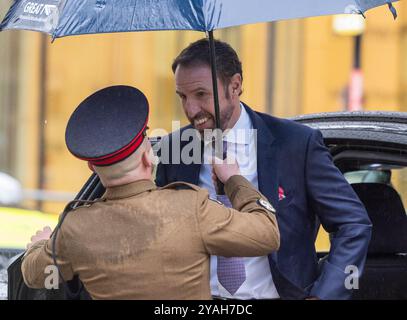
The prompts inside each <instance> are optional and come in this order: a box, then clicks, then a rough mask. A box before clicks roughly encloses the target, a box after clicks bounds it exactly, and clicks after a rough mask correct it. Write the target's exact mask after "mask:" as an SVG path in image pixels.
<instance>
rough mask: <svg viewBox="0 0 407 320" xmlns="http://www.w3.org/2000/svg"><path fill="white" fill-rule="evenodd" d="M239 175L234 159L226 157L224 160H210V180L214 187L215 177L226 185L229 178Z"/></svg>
mask: <svg viewBox="0 0 407 320" xmlns="http://www.w3.org/2000/svg"><path fill="white" fill-rule="evenodd" d="M235 175H240V169H239V165H238V164H237V161H236V159H234V158H233V157H231V156H228V157H227V158H226V159H225V160H220V159H219V158H216V159H213V160H212V180H213V182H214V185H215V186H216V177H217V178H218V179H219V180H220V181H221V182H222V183H226V181H228V180H229V178H230V177H232V176H235Z"/></svg>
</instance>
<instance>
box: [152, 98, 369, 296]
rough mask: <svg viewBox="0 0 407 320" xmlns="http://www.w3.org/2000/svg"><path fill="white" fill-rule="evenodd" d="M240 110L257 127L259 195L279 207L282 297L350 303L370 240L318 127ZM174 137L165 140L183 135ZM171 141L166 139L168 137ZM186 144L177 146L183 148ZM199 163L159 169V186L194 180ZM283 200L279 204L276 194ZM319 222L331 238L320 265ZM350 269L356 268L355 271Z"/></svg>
mask: <svg viewBox="0 0 407 320" xmlns="http://www.w3.org/2000/svg"><path fill="white" fill-rule="evenodd" d="M245 108H246V110H247V112H248V114H249V116H250V119H251V121H252V123H253V127H254V128H255V129H257V140H258V141H257V143H258V145H257V174H258V182H259V191H260V192H261V193H263V194H264V195H265V196H266V197H267V198H268V199H269V201H270V202H271V203H272V204H273V206H274V207H275V208H276V209H277V221H278V225H279V229H280V237H281V240H280V241H281V243H280V249H279V250H278V252H274V253H272V254H270V255H269V262H270V270H271V273H272V275H273V280H274V283H275V285H276V288H277V291H278V292H279V294H280V296H281V298H283V299H303V298H306V297H308V296H317V297H319V298H321V299H348V298H350V297H351V294H352V290H348V289H347V288H346V286H345V283H346V282H348V283H349V282H350V283H354V280H350V278H349V276H350V275H353V276H355V275H357V274H355V273H353V274H352V273H351V272H350V271H349V270H351V269H347V266H356V267H357V268H358V272H359V276H360V275H361V273H362V270H363V267H364V263H365V259H366V254H367V248H368V244H369V241H370V236H371V222H370V220H369V217H368V215H367V213H366V210H365V208H364V206H363V205H362V204H361V202H360V200H359V199H358V197H357V196H356V194H355V193H354V191H353V189H352V188H351V186H350V185H349V184H348V183H347V181H346V180H345V178H344V177H343V175H342V174H341V172H340V171H339V170H338V169H337V168H336V167H335V165H334V164H333V162H332V158H331V155H330V153H329V151H328V150H327V148H326V147H325V145H324V142H323V138H322V135H321V133H320V132H319V131H318V130H314V129H311V128H309V127H307V126H304V125H301V124H298V123H295V122H293V121H290V120H285V119H278V118H275V117H272V116H270V115H267V114H263V113H259V112H254V111H253V110H252V109H250V108H249V107H248V106H246V105H245ZM187 128H191V126H188V127H184V128H182V129H181V130H180V131H178V132H175V133H172V134H171V135H169V136H168V137H167V138H166V139H167V142H168V141H170V144H169V145H170V146H171V140H172V139H174V137H175V136H176V135H179V134H181V133H182V131H183V130H185V129H187ZM168 139H169V140H168ZM164 140H165V139H164ZM186 144H187V142H181V150H182V147H183V146H184V145H186ZM199 171H200V164H185V163H182V162H181V163H180V164H171V160H170V164H162V163H160V164H159V165H158V169H157V177H156V182H157V185H159V186H164V185H166V184H168V183H171V182H173V181H186V182H189V183H193V184H198V183H199ZM279 187H281V188H282V189H283V190H284V194H285V198H284V199H282V200H279V196H278V192H279V191H278V189H279ZM320 224H322V226H323V227H324V229H325V230H326V231H327V232H329V233H330V236H331V249H330V252H329V255H328V257H327V259H324V261H323V263H318V258H317V254H316V251H315V239H316V236H317V232H318V229H319V226H320ZM352 272H354V270H352Z"/></svg>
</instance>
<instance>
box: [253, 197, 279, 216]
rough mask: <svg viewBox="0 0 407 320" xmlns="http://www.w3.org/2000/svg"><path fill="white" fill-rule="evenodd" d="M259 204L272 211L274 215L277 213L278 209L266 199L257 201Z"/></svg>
mask: <svg viewBox="0 0 407 320" xmlns="http://www.w3.org/2000/svg"><path fill="white" fill-rule="evenodd" d="M257 203H258V204H259V205H261V206H262V207H263V208H264V209H266V210H268V211H271V212H272V213H276V209H274V207H273V206H272V205H271V203H270V202H268V201H266V200H264V199H259V200H257Z"/></svg>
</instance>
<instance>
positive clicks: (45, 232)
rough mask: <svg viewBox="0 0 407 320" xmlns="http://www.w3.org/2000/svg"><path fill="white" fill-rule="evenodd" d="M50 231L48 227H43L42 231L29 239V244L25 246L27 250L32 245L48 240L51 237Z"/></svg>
mask: <svg viewBox="0 0 407 320" xmlns="http://www.w3.org/2000/svg"><path fill="white" fill-rule="evenodd" d="M51 234H52V230H51V228H50V227H48V226H47V227H45V228H44V229H42V230H38V231H37V233H36V234H35V235H33V236H32V237H31V242H30V243H29V244H27V249H29V248H31V247H32V245H33V244H34V243H36V242H38V241H41V240H48V239H49V238H50V237H51Z"/></svg>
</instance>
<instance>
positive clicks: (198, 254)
mask: <svg viewBox="0 0 407 320" xmlns="http://www.w3.org/2000/svg"><path fill="white" fill-rule="evenodd" d="M147 118H148V102H147V99H146V98H145V96H144V95H143V94H142V93H141V92H140V91H139V90H137V89H135V88H131V87H126V86H115V87H109V88H106V89H103V90H101V91H98V92H96V93H95V94H93V95H92V96H90V97H89V98H87V99H86V100H85V101H84V102H82V103H81V104H80V105H79V107H78V108H77V109H76V110H75V112H74V113H73V115H72V116H71V119H70V120H69V123H68V126H67V131H66V142H67V145H68V149H69V150H70V151H71V152H72V153H73V154H74V155H75V156H77V157H79V158H81V159H84V160H87V161H89V162H90V164H91V165H92V166H93V168H94V170H95V171H96V173H97V174H98V175H99V177H100V179H101V181H102V183H103V185H104V186H105V187H106V192H105V194H104V196H103V197H102V198H101V199H99V200H98V201H95V202H94V203H92V204H91V205H88V206H83V207H80V208H78V209H75V210H73V211H71V212H69V214H67V215H66V217H65V219H64V222H63V224H62V225H61V226H60V229H59V233H57V234H55V233H54V234H53V235H52V236H51V238H50V230H48V231H47V230H45V229H44V231H42V232H38V233H37V235H36V236H34V237H33V238H32V244H31V245H30V247H29V249H28V251H27V252H26V254H25V256H24V259H23V262H22V273H23V276H24V281H25V283H26V284H27V285H28V286H29V287H32V288H43V287H44V282H45V278H46V276H47V274H45V273H44V270H45V268H46V267H47V266H48V265H53V264H54V263H53V254H52V246H53V241H52V240H55V252H56V261H57V265H58V268H59V270H60V272H61V275H62V276H63V279H65V280H70V279H72V278H73V277H74V275H78V276H79V278H80V279H81V281H82V282H83V284H84V286H85V287H86V289H87V291H88V292H89V294H90V295H91V297H92V298H94V299H210V298H211V295H210V288H209V257H210V255H221V256H226V257H228V256H244V257H248V256H262V255H266V254H269V253H270V252H271V251H274V250H277V249H278V248H279V242H280V239H279V231H278V227H277V222H276V218H275V216H274V209H273V208H272V207H271V205H270V204H269V203H268V202H267V200H266V198H265V197H263V196H262V195H261V194H260V193H259V192H258V191H257V190H255V189H254V188H253V187H252V185H251V184H250V183H249V182H248V181H247V180H246V179H245V178H243V177H242V176H240V175H239V169H238V166H237V164H225V163H221V164H217V165H215V164H214V173H215V174H216V175H217V177H218V178H219V180H220V181H222V182H223V183H225V192H226V194H227V195H228V196H229V198H230V200H231V203H232V205H233V208H227V207H225V206H223V205H222V204H220V203H218V202H216V201H213V200H211V199H209V197H208V192H207V191H206V190H205V189H201V188H199V187H197V186H195V185H191V184H187V183H182V182H179V183H174V184H170V185H167V186H165V187H163V188H157V187H156V185H155V184H154V183H153V181H152V168H153V164H152V149H151V145H150V143H149V141H148V139H146V138H145V130H146V127H147ZM55 236H56V239H53V238H54V237H55Z"/></svg>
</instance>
